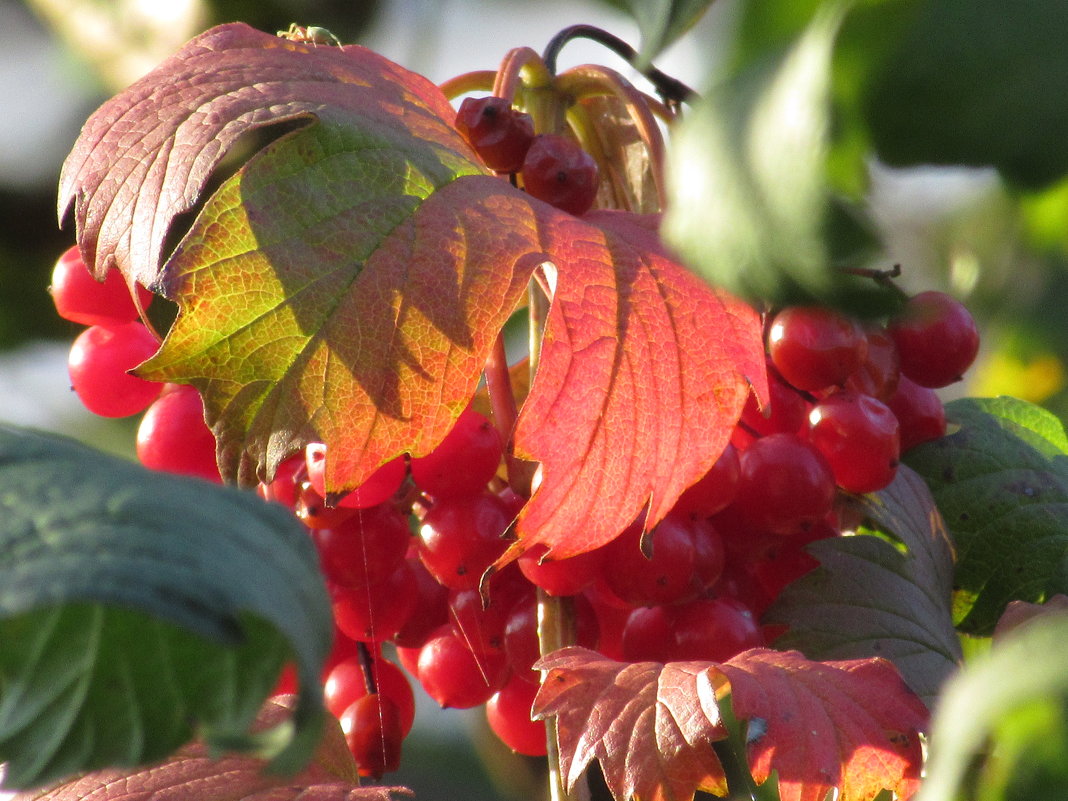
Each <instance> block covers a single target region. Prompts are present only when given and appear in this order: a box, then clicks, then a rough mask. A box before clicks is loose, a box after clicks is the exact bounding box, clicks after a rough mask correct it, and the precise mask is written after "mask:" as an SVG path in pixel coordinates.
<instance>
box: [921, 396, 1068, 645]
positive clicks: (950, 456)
mask: <svg viewBox="0 0 1068 801" xmlns="http://www.w3.org/2000/svg"><path fill="white" fill-rule="evenodd" d="M946 418H947V420H948V421H949V423H950V425H951V426H952V427H959V428H958V430H957V431H956V432H955V433H952V434H950V435H949V436H946V437H943V438H942V439H940V440H936V441H934V442H931V443H927V444H925V445H921V446H919V447H918V448H915V449H914V450H913V451H911V452H910V453H909V455H908V456H907V461H908V463H909V465H911V466H912V467H913V468H914V469H915V470H916V471H917V472H919V473H920V475H922V476H923V477H924V479H925V480H926V481H927V484H928V485H929V486H930V488H931V492H932V494H933V495H934V498H935V502H936V503H937V504H938V508H939V509H940V510H941V512H942V516H943V517H944V518H945V522H946V526H947V527H948V528H949V531H950V534H951V535H952V537H953V541H954V542H955V543H956V546H957V572H956V579H955V586H956V595H955V599H954V607H955V609H954V616H955V618H956V622H957V625H958V626H959V627H960V628H961V630H963V631H965V632H967V633H970V634H989V633H990V632H991V631H992V630H993V628H994V624H995V623H997V620H998V618H999V617H1000V616H1001V613H1002V612H1003V611H1004V610H1005V607H1006V605H1007V604H1008V603H1009V602H1010V601H1012V600H1022V601H1031V602H1038V601H1042V600H1044V599H1045V598H1047V597H1049V596H1051V595H1054V594H1056V593H1064V592H1068V459H1066V458H1065V455H1066V454H1068V438H1066V436H1065V432H1064V428H1063V426H1062V425H1061V423H1060V421H1059V420H1058V419H1057V418H1056V417H1054V416H1053V415H1052V414H1050V413H1049V412H1047V411H1046V410H1044V409H1042V408H1040V407H1038V406H1035V405H1033V404H1030V403H1027V402H1026V401H1021V400H1017V399H1015V398H984V399H973V398H968V399H963V400H957V401H953V402H951V403H949V404H947V405H946ZM951 430H952V429H951Z"/></svg>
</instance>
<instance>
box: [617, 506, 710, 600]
mask: <svg viewBox="0 0 1068 801" xmlns="http://www.w3.org/2000/svg"><path fill="white" fill-rule="evenodd" d="M643 548H644V550H643ZM604 551H605V552H604V556H603V559H602V565H603V575H604V578H605V583H606V584H607V585H608V588H609V589H610V590H612V592H614V593H615V594H616V595H617V596H619V597H620V598H622V599H623V600H624V601H626V602H627V603H630V604H632V605H634V606H638V605H652V604H670V603H677V602H679V601H684V600H689V599H691V598H693V597H695V596H696V595H697V593H698V591H699V587H698V586H697V582H696V581H695V575H696V556H697V554H696V547H695V546H694V535H693V532H692V531H691V530H690V528H689V527H688V526H687V525H686V524H685V522H684V521H683V520H680V519H677V518H675V517H672V516H669V517H666V518H664V520H662V521H661V522H660V523H659V524H658V525H657V526H656V527H655V528H653V529H652V530H651V531H649V532H648V533H646V534H645V535H644V541H643V531H642V525H641V522H640V521H639V522H637V523H634V524H632V525H631V526H630V527H629V528H627V529H626V530H625V531H624V532H623V533H622V534H620V535H619V536H618V537H617V538H616V539H614V540H613V541H612V542H610V543H609V544H608V545H606V546H605V549H604Z"/></svg>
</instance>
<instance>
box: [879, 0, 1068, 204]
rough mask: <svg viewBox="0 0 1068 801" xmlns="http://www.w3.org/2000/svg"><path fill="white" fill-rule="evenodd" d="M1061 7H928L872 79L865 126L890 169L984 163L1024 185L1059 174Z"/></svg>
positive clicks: (932, 2)
mask: <svg viewBox="0 0 1068 801" xmlns="http://www.w3.org/2000/svg"><path fill="white" fill-rule="evenodd" d="M1066 32H1068V4H1066V3H1064V2H1062V0H1029V1H1028V2H1025V3H1017V4H1014V5H1013V6H1012V7H1011V9H1007V8H1006V6H1005V4H1004V3H1003V2H999V0H927V2H925V3H923V4H922V5H921V7H920V9H919V12H918V13H917V14H916V16H915V19H914V20H913V22H912V24H911V25H910V26H909V28H908V29H907V31H906V32H905V33H904V35H903V36H902V37H901V38H900V39H899V40H898V41H897V44H896V47H895V49H894V51H893V52H892V53H891V54H890V57H889V58H887V59H885V60H884V61H883V62H882V66H881V69H879V70H878V71H877V72H876V73H875V74H873V75H872V76H871V79H870V84H869V88H868V92H867V101H866V111H867V114H866V116H867V123H868V126H869V128H870V130H871V134H872V136H873V138H874V141H875V144H876V147H877V150H878V154H879V156H880V157H881V158H882V159H883V160H885V161H887V162H888V163H890V164H892V165H897V166H907V165H917V164H968V165H976V166H984V165H992V166H995V167H997V168H998V169H999V170H1000V171H1001V172H1002V174H1003V175H1004V176H1005V177H1006V178H1008V179H1010V180H1012V181H1015V182H1018V183H1019V184H1022V185H1024V186H1029V187H1038V186H1044V185H1047V184H1049V183H1052V182H1053V181H1055V180H1057V179H1058V178H1059V177H1061V176H1063V175H1064V174H1065V173H1066V172H1068V149H1066V148H1065V147H1064V142H1065V140H1066V139H1068V109H1066V107H1065V104H1064V95H1065V91H1066V89H1068V48H1065V47H1064V41H1065V33H1066Z"/></svg>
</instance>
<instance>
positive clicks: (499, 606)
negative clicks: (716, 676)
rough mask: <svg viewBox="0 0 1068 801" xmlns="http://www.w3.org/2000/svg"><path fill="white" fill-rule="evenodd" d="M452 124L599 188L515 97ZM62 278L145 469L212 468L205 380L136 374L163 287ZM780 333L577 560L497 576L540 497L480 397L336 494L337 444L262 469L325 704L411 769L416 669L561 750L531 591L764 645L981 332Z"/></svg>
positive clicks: (781, 327)
mask: <svg viewBox="0 0 1068 801" xmlns="http://www.w3.org/2000/svg"><path fill="white" fill-rule="evenodd" d="M457 127H458V128H459V130H460V131H461V132H462V133H464V135H465V136H467V137H468V139H469V141H470V142H471V144H472V146H473V147H474V148H475V149H476V151H477V152H478V153H479V154H480V155H481V157H482V158H483V159H484V160H485V161H486V163H487V164H488V165H489V166H490V167H491V168H493V169H496V170H498V171H501V172H509V173H515V174H517V177H518V180H517V183H518V184H519V185H520V186H521V187H523V188H524V189H525V190H526V191H528V192H530V193H531V194H532V195H535V196H537V197H539V198H541V199H543V200H546V201H547V202H550V203H553V204H555V205H558V206H560V207H561V208H563V209H565V210H567V211H570V212H572V213H576V214H581V213H583V212H584V211H585V210H586V209H588V208H589V206H590V204H591V203H592V202H593V198H594V195H595V194H596V191H597V167H596V164H595V162H594V161H593V160H592V159H591V158H590V157H589V156H588V155H587V154H585V153H584V152H583V151H582V149H581V147H579V146H578V144H577V143H575V142H574V141H573V140H571V139H569V138H567V137H563V136H555V135H541V136H535V135H534V133H533V128H532V126H531V125H530V124H529V118H528V117H526V115H523V114H520V113H519V112H516V111H515V110H513V109H512V108H511V107H510V106H509V105H508V104H507V103H506V102H504V101H501V100H499V99H497V98H480V99H468V100H465V101H464V103H463V104H462V106H461V107H460V111H459V114H458V119H457ZM52 294H53V297H54V299H55V303H56V307H57V309H58V311H59V313H60V314H61V315H62V316H63V317H65V318H67V319H70V320H72V321H75V322H78V323H82V324H85V325H87V326H89V327H88V328H87V329H86V330H85V331H83V332H82V333H81V335H80V336H78V338H77V339H76V340H75V342H74V344H73V346H72V348H71V355H70V377H71V383H72V385H73V387H74V390H75V391H76V392H77V393H78V396H79V397H80V398H81V399H82V400H83V401H84V403H85V405H86V406H87V407H88V408H89V409H90V410H92V411H93V412H96V413H97V414H101V415H105V416H113V417H117V416H127V415H132V414H136V413H140V412H142V411H144V412H145V413H144V417H143V418H142V421H141V424H140V427H139V430H138V434H137V452H138V456H139V457H140V459H141V460H142V461H143V462H144V463H145V464H146V465H147V466H149V467H152V468H156V469H162V470H169V471H173V472H177V473H184V474H191V475H196V476H200V477H202V478H206V479H209V480H214V481H218V480H219V473H218V469H217V467H216V464H215V449H214V440H213V438H212V435H211V432H210V431H209V429H208V428H207V426H206V425H205V422H204V415H203V405H202V402H201V398H200V396H199V394H198V393H197V391H196V390H195V389H194V388H192V387H188V386H178V385H162V386H161V385H159V384H154V383H151V382H148V381H144V380H142V379H140V378H137V377H135V376H133V375H131V374H129V373H128V372H127V371H129V370H130V369H131V368H133V367H135V366H136V365H137V364H139V363H140V362H142V361H144V360H145V359H147V358H148V357H149V356H151V355H152V354H153V353H154V352H155V350H156V348H157V346H158V343H157V339H156V337H155V335H154V334H153V333H152V332H151V331H150V330H149V329H148V328H147V327H146V326H145V325H144V324H143V323H142V322H141V320H140V318H142V317H143V314H142V313H141V311H143V309H145V308H146V307H147V306H148V304H149V302H150V300H151V298H152V296H151V295H150V294H149V293H147V292H144V291H143V290H141V289H140V288H137V289H136V291H135V292H131V291H130V288H129V287H127V285H126V284H125V283H124V282H123V281H122V279H121V277H120V276H119V275H118V273H113V274H111V275H110V276H109V277H108V280H107V281H105V282H103V283H98V282H96V281H94V280H92V278H91V277H90V275H89V272H88V270H87V269H86V267H85V265H84V263H83V262H82V260H81V258H80V257H79V255H78V252H77V249H76V248H72V249H71V250H69V251H68V252H67V253H65V254H64V255H63V257H62V258H61V259H60V260H59V263H58V264H57V265H56V269H55V273H54V275H53V281H52ZM139 309H140V310H141V311H139ZM766 338H767V364H768V372H769V374H770V379H771V380H770V386H771V403H770V405H769V407H768V408H767V409H765V410H761V409H758V408H757V406H756V405H755V403H753V402H752V400H751V401H750V403H749V405H747V406H746V408H745V410H744V411H743V413H742V416H741V419H740V420H739V422H738V424H737V426H736V428H735V430H734V433H733V436H732V438H731V442H730V444H728V446H727V448H726V450H725V451H724V452H723V454H722V456H721V457H720V458H719V460H718V461H717V462H716V463H715V465H713V467H712V468H711V470H709V472H708V473H707V474H706V475H705V476H704V477H702V478H701V479H700V480H699V481H697V482H696V483H695V484H694V485H693V486H691V487H690V488H689V489H688V490H687V491H686V492H685V493H684V494H683V495H682V497H680V498H679V500H678V502H677V504H676V505H675V508H674V509H673V510H672V512H671V513H670V514H668V516H667V517H666V518H665V519H664V520H663V521H662V522H660V523H659V524H658V525H657V526H655V527H654V528H652V530H651V531H648V532H645V531H644V527H643V524H642V521H641V520H637V521H635V522H634V523H633V524H632V525H631V526H630V527H629V528H628V529H627V530H626V531H624V532H623V533H622V534H621V535H620V536H619V537H618V538H617V539H615V540H614V541H612V542H611V543H609V544H607V545H605V546H603V547H601V548H599V549H597V550H595V551H592V552H589V553H585V554H582V555H580V556H576V557H573V558H569V559H564V560H557V561H540V560H539V557H540V556H541V555H542V554H543V553H544V551H538V550H532V551H528V552H527V553H526V554H524V555H523V556H522V557H521V558H520V559H519V560H518V561H517V562H515V563H513V564H511V565H509V566H508V567H507V568H505V569H503V570H501V571H499V572H497V573H495V574H494V575H493V576H492V577H491V578H490V579H489V580H488V582H487V586H484V587H480V581H481V579H482V576H483V573H484V572H485V571H486V569H487V568H488V567H489V566H490V565H491V564H493V563H494V562H495V561H496V560H497V559H498V557H500V556H501V554H502V552H503V550H504V548H505V542H504V541H503V540H502V538H501V535H502V533H503V532H505V531H506V529H508V527H509V524H510V523H511V522H512V521H513V520H514V519H515V517H516V515H517V514H518V512H519V510H520V509H521V508H522V506H523V503H524V498H522V497H520V496H518V495H517V494H516V493H514V492H513V491H512V490H511V489H510V488H509V486H508V485H507V483H506V482H505V481H504V480H503V479H502V477H501V475H502V470H501V464H502V454H503V445H502V441H501V437H500V435H499V434H498V431H497V429H496V428H495V427H494V425H493V423H492V422H491V421H490V420H489V419H487V417H485V416H483V415H482V414H481V413H479V412H478V411H476V410H475V408H473V407H471V408H468V409H467V410H465V411H464V412H463V413H462V414H461V415H460V417H459V419H458V420H457V422H456V424H455V427H454V428H453V430H452V431H451V433H450V434H449V435H448V436H447V437H446V438H445V440H444V441H443V442H442V443H441V444H440V445H439V446H438V448H437V449H436V450H434V451H433V452H432V453H430V454H428V455H426V456H423V457H420V458H408V457H400V458H397V459H394V460H393V461H391V462H388V463H387V464H385V465H383V466H382V467H381V468H380V469H379V470H378V471H377V472H376V473H375V474H374V475H373V476H372V477H371V478H370V479H369V480H368V481H367V482H366V483H365V484H364V485H362V486H361V487H359V488H358V489H356V490H355V491H353V492H351V493H349V494H347V495H345V496H343V497H341V498H340V499H332V500H334V502H333V503H332V504H328V503H327V502H326V500H325V492H324V479H323V477H324V469H325V465H326V462H327V460H328V459H329V458H330V454H329V450H328V447H327V446H326V445H324V444H321V443H313V444H311V445H309V446H308V447H307V449H306V451H305V452H304V453H300V454H296V455H294V456H292V457H291V458H289V459H288V460H286V461H285V462H283V463H282V465H281V466H280V468H279V470H278V471H277V474H276V476H275V478H274V480H273V481H271V482H270V483H269V484H263V485H261V486H260V488H259V492H260V494H261V495H262V497H263V498H265V499H266V500H268V501H271V502H276V503H281V504H284V505H285V506H287V507H288V508H290V509H292V510H293V513H294V514H295V515H296V516H297V518H299V519H300V520H301V521H302V522H303V523H304V524H305V526H306V527H307V529H308V533H309V536H310V537H311V538H312V539H313V541H314V543H315V545H316V547H317V549H318V552H319V556H320V560H321V565H322V570H323V573H324V575H325V578H326V582H327V585H328V587H329V590H330V593H331V596H332V599H333V610H334V618H335V622H336V629H337V631H336V635H337V636H336V640H335V645H334V649H333V653H332V655H331V657H330V659H329V661H328V664H327V665H326V669H325V672H324V676H323V679H324V682H325V694H326V702H327V705H328V706H329V708H330V710H331V711H332V712H333V713H334V714H335V715H337V716H338V717H339V718H340V720H341V722H342V726H343V728H344V730H345V732H346V737H347V738H348V742H349V745H350V747H351V748H352V751H353V754H354V756H355V757H356V760H357V762H358V764H359V766H360V770H361V772H363V773H364V774H366V775H371V776H381V775H382V774H383V773H385V772H388V771H391V770H394V769H395V768H396V766H397V764H398V762H399V758H400V750H401V744H402V741H403V739H404V737H405V736H406V734H407V733H408V731H409V729H410V728H411V726H412V721H413V718H414V701H413V691H412V686H411V683H410V681H409V678H408V677H409V676H411V677H414V678H415V679H416V680H417V681H418V683H419V684H420V685H421V686H422V687H423V689H424V690H425V691H426V692H427V693H428V694H429V695H430V696H431V697H432V698H434V699H435V700H436V701H437V702H438V703H439V704H441V705H442V706H446V707H460V708H467V707H474V706H478V705H482V704H485V709H486V715H487V717H488V720H489V724H490V726H491V727H492V729H493V731H495V732H496V733H497V734H498V736H500V738H501V739H502V740H503V741H504V742H505V743H507V744H508V745H509V746H511V747H512V748H513V749H515V750H516V751H519V752H521V753H524V754H530V755H538V754H544V753H545V748H546V739H545V732H544V727H543V726H542V724H540V723H535V722H532V721H531V719H530V709H531V703H532V700H533V698H534V694H535V692H536V691H537V688H538V682H539V675H538V673H537V672H536V671H535V670H533V669H532V667H531V666H532V665H533V664H534V662H535V661H536V660H537V658H538V656H539V641H538V633H537V603H538V600H537V599H538V592H539V590H540V591H541V592H543V593H545V594H548V595H550V596H557V597H563V598H566V599H568V600H567V602H566V603H567V606H568V607H569V609H570V613H571V614H572V616H573V619H574V623H575V626H574V628H575V632H576V640H577V642H578V643H579V644H581V645H584V646H587V647H589V648H592V649H596V650H599V651H600V652H602V653H603V654H605V655H606V656H609V657H612V658H615V659H619V660H625V661H650V660H651V661H658V662H665V661H672V660H691V659H692V660H709V661H723V660H726V659H729V658H730V657H732V656H734V655H735V654H737V653H739V652H740V651H743V650H745V649H748V648H751V647H756V646H761V645H764V644H765V643H766V642H767V641H768V639H769V638H770V637H771V636H773V635H774V632H772V631H769V630H767V629H766V628H764V627H762V626H761V624H760V619H761V615H762V613H763V612H764V611H765V610H766V609H767V608H768V606H769V605H770V604H771V602H772V601H774V599H775V598H776V597H777V596H778V594H779V593H780V591H781V590H782V589H783V587H785V586H786V584H788V583H789V582H791V581H792V580H794V579H796V578H797V577H799V576H801V575H803V574H804V573H806V572H807V571H809V570H811V569H812V568H813V567H814V566H815V562H814V560H813V559H812V558H811V557H810V556H809V555H808V554H807V553H806V552H805V547H804V546H805V545H806V544H808V543H810V542H812V541H814V540H816V539H820V538H824V537H833V536H836V535H838V534H839V533H840V529H839V521H838V519H837V518H836V514H835V504H834V501H835V498H836V494H837V493H838V492H839V491H840V490H844V491H847V492H852V493H865V492H873V491H877V490H879V489H881V488H883V487H885V486H886V485H887V484H889V483H890V481H891V480H892V479H893V477H894V474H895V470H896V467H897V464H898V460H899V457H900V454H901V452H902V451H904V450H907V449H909V448H911V447H913V446H915V445H916V444H918V443H921V442H924V441H927V440H930V439H934V438H937V437H939V436H941V435H942V434H943V433H944V431H945V417H944V413H943V409H942V404H941V402H940V400H939V398H938V396H937V395H936V394H935V389H936V388H938V387H942V386H945V385H947V384H950V383H952V382H954V381H956V380H958V379H959V378H960V377H961V375H962V374H963V372H964V371H965V370H966V369H967V368H968V366H969V365H970V364H971V362H972V361H973V359H974V358H975V356H976V352H977V349H978V333H977V330H976V327H975V324H974V322H973V321H972V318H971V316H970V315H969V314H968V312H967V311H966V310H965V309H964V307H963V306H961V304H960V303H958V302H957V301H956V300H954V299H953V298H951V297H949V296H948V295H945V294H942V293H939V292H925V293H922V294H919V295H916V296H914V297H912V298H910V299H909V300H908V301H907V302H906V303H905V305H904V308H903V309H902V310H901V312H900V313H898V314H897V315H895V316H894V317H893V318H892V319H889V320H886V321H885V322H884V323H882V324H875V323H861V322H858V321H857V320H854V319H851V318H849V317H847V316H845V315H843V314H840V313H838V312H835V311H831V310H828V309H825V308H820V307H790V308H784V309H781V310H779V311H778V312H777V313H775V314H772V315H769V316H768V320H767V326H766ZM146 409H147V410H146ZM383 646H386V651H385V653H384V652H383ZM387 656H388V657H391V658H387ZM393 659H395V660H397V661H399V662H400V664H401V665H403V666H404V668H405V670H402V669H401V668H399V667H398V666H397V664H396V662H395V661H393ZM279 689H280V690H283V689H286V688H285V686H284V685H283V686H282V687H280V688H279Z"/></svg>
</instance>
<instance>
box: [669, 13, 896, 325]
mask: <svg viewBox="0 0 1068 801" xmlns="http://www.w3.org/2000/svg"><path fill="white" fill-rule="evenodd" d="M829 8H830V7H829ZM841 16H842V15H841V13H837V12H834V11H832V10H824V12H821V13H818V14H816V15H815V17H813V19H812V21H811V23H810V24H809V26H808V28H807V29H806V30H805V31H804V33H803V34H802V35H800V36H799V37H798V38H797V39H796V40H795V41H793V43H792V44H791V46H790V47H789V48H788V49H787V50H786V51H785V52H780V53H779V54H778V55H777V56H776V57H774V58H771V57H767V58H762V59H756V60H752V61H745V62H743V63H742V65H741V66H740V68H739V70H738V71H737V73H736V74H734V75H733V76H732V77H731V78H729V79H728V80H726V81H724V82H722V83H720V84H718V85H716V86H714V87H713V88H712V89H711V90H709V91H708V92H707V93H706V95H705V97H704V99H703V100H702V101H701V102H700V103H698V104H697V105H696V106H695V108H694V110H693V112H692V113H691V114H689V115H687V118H686V119H685V120H684V121H683V122H682V123H681V124H680V125H679V127H678V129H677V132H676V135H675V139H674V147H673V150H672V154H671V158H670V160H669V162H668V178H669V193H670V205H669V207H668V211H667V213H666V215H665V218H664V234H665V237H666V238H667V240H668V242H669V243H670V244H671V245H673V246H674V247H675V248H676V249H677V250H678V251H679V253H680V254H681V255H682V257H683V259H684V260H685V261H686V262H687V263H688V264H689V265H691V266H692V267H694V268H695V269H696V270H697V272H698V273H700V274H701V275H702V276H704V278H705V279H707V280H708V281H709V282H710V283H712V284H714V285H716V286H720V287H723V288H724V289H726V290H728V291H729V292H733V293H734V294H736V295H739V296H741V297H743V298H745V299H747V300H749V301H754V302H761V301H767V302H769V303H771V304H772V305H776V304H785V303H797V302H820V303H830V304H834V305H847V306H850V307H857V308H858V309H864V308H865V307H869V306H871V305H872V304H875V305H876V306H877V307H881V306H884V305H885V304H886V303H888V302H889V300H888V298H887V296H886V294H885V293H884V292H883V291H881V290H879V289H878V288H877V287H876V285H875V284H874V283H872V282H871V281H870V280H866V279H860V278H857V277H855V276H851V275H847V274H845V273H843V272H842V271H841V270H840V269H839V268H840V267H841V266H850V267H855V266H858V265H857V261H856V260H857V259H858V258H859V254H858V253H857V252H855V250H856V248H855V247H854V246H853V241H854V240H856V241H858V242H860V243H865V242H866V240H865V237H864V236H862V235H861V232H862V230H863V226H862V225H861V224H859V223H858V222H856V221H853V220H851V219H850V217H849V215H847V214H843V213H841V212H840V209H839V208H838V207H837V206H836V204H835V202H834V198H832V194H831V185H830V182H829V180H828V176H827V170H828V154H829V139H830V127H831V64H832V58H831V57H832V51H833V47H834V42H835V37H836V34H837V31H838V28H839V24H840V22H841ZM843 251H846V252H845V253H844V252H843ZM844 256H848V259H847V261H845V262H843V263H842V264H837V263H836V261H838V260H841V259H842V258H843V257H844Z"/></svg>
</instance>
